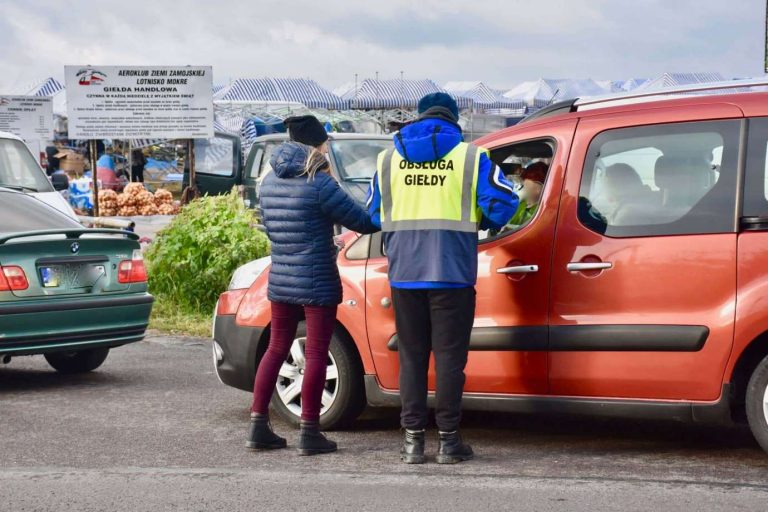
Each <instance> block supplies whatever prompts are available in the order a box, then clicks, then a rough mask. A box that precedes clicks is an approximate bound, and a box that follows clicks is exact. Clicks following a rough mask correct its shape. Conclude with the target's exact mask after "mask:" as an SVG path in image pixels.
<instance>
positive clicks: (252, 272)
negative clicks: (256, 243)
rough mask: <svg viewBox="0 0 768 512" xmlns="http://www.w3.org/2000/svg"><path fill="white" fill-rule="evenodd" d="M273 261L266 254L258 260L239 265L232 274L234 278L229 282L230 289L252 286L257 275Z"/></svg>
mask: <svg viewBox="0 0 768 512" xmlns="http://www.w3.org/2000/svg"><path fill="white" fill-rule="evenodd" d="M271 263H272V258H270V257H269V256H265V257H263V258H259V259H258V260H253V261H251V262H248V263H246V264H245V265H243V266H241V267H239V268H238V269H237V270H235V273H234V274H232V280H231V281H230V282H229V287H228V288H227V289H228V290H243V289H246V288H250V287H251V285H252V284H253V282H254V281H255V280H256V278H257V277H259V276H260V275H261V273H262V272H264V271H265V270H266V269H267V267H269V265H270V264H271Z"/></svg>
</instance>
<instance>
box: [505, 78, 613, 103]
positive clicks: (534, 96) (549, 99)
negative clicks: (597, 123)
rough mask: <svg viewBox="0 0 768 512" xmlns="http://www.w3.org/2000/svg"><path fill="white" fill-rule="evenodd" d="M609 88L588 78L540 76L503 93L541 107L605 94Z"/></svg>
mask: <svg viewBox="0 0 768 512" xmlns="http://www.w3.org/2000/svg"><path fill="white" fill-rule="evenodd" d="M608 92H610V91H609V90H607V89H605V88H604V87H601V86H600V84H598V83H597V82H595V81H594V80H592V79H590V78H586V79H582V80H574V79H552V78H540V79H538V80H536V81H533V82H523V83H521V84H520V85H518V86H517V87H515V88H513V89H511V90H509V91H507V92H506V93H504V97H505V98H507V99H516V100H522V101H524V102H525V104H526V105H528V106H529V107H532V108H542V107H546V106H547V105H549V104H551V103H554V102H556V101H563V100H568V99H574V98H585V97H589V96H600V95H603V94H607V93H608Z"/></svg>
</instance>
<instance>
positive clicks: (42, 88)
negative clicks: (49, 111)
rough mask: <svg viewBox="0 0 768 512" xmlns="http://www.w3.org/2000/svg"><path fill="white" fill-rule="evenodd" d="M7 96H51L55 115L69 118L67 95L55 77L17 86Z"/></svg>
mask: <svg viewBox="0 0 768 512" xmlns="http://www.w3.org/2000/svg"><path fill="white" fill-rule="evenodd" d="M5 94H17V95H20V96H51V98H52V101H53V114H54V115H55V116H58V117H66V116H67V95H66V93H65V91H64V85H63V84H62V83H61V82H59V81H58V80H56V79H55V78H53V77H48V78H44V79H41V80H36V81H34V82H30V83H26V84H17V85H14V86H12V87H11V88H10V90H8V91H6V92H5Z"/></svg>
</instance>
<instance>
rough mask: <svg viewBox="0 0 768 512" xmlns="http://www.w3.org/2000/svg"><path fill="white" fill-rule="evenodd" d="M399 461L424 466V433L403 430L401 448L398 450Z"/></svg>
mask: <svg viewBox="0 0 768 512" xmlns="http://www.w3.org/2000/svg"><path fill="white" fill-rule="evenodd" d="M400 460H402V461H403V462H405V463H406V464H424V462H425V461H426V460H427V459H426V457H424V431H423V430H408V429H405V436H404V439H403V447H402V448H401V449H400Z"/></svg>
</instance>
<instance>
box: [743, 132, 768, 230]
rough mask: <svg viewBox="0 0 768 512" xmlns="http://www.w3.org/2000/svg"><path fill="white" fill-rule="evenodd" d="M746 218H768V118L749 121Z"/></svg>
mask: <svg viewBox="0 0 768 512" xmlns="http://www.w3.org/2000/svg"><path fill="white" fill-rule="evenodd" d="M743 215H744V216H745V217H768V118H766V117H763V118H757V119H750V120H749V142H748V146H747V168H746V176H745V178H744V213H743Z"/></svg>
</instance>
